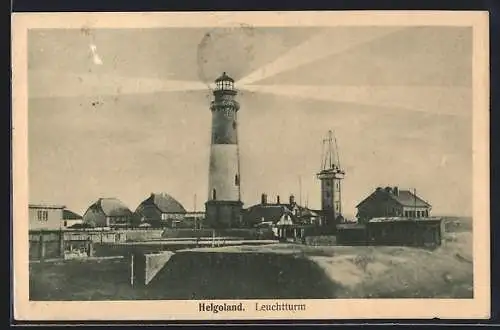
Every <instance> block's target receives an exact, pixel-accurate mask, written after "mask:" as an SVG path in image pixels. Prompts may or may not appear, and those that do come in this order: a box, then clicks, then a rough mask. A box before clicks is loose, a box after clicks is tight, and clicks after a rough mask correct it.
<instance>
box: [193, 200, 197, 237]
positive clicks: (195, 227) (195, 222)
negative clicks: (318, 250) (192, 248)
mask: <svg viewBox="0 0 500 330" xmlns="http://www.w3.org/2000/svg"><path fill="white" fill-rule="evenodd" d="M193 204H194V205H193V210H194V229H195V230H196V229H198V224H197V220H198V219H197V217H196V194H194V201H193Z"/></svg>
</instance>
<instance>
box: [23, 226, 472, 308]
mask: <svg viewBox="0 0 500 330" xmlns="http://www.w3.org/2000/svg"><path fill="white" fill-rule="evenodd" d="M471 239H472V235H471V232H457V233H452V234H447V237H446V239H445V242H444V245H443V246H441V247H440V248H438V249H436V250H433V251H430V250H425V249H417V248H408V247H368V246H356V247H349V246H307V245H300V244H297V245H295V244H270V245H265V246H235V247H221V248H203V249H195V250H188V251H184V252H183V253H177V254H176V255H174V257H172V258H171V260H170V261H169V262H168V263H167V265H166V267H165V268H164V269H163V270H162V271H160V272H159V273H158V275H157V277H156V278H155V279H153V280H152V281H151V283H150V285H149V286H148V287H146V288H132V287H131V286H130V283H129V265H128V264H127V263H126V261H125V260H100V261H95V260H93V261H92V260H88V261H77V260H74V261H66V262H56V263H46V264H31V265H30V297H31V299H32V300H126V299H241V298H248V299H252V298H255V299H259V298H260V299H265V298H306V299H307V298H316V299H318V298H370V297H373V298H390V297H391V298H418V297H422V298H424V297H436V298H471V297H472V294H473V292H472V285H473V281H472V279H473V276H472V273H473V267H472V262H471V261H472V244H471V243H472V240H471Z"/></svg>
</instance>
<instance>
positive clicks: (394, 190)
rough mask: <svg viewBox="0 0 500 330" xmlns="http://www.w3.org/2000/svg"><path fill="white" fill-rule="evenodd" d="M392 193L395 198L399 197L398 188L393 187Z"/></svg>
mask: <svg viewBox="0 0 500 330" xmlns="http://www.w3.org/2000/svg"><path fill="white" fill-rule="evenodd" d="M392 193H393V194H394V195H395V196H399V189H398V187H394V188H392Z"/></svg>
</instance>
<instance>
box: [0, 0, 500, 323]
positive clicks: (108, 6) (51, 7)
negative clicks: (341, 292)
mask: <svg viewBox="0 0 500 330" xmlns="http://www.w3.org/2000/svg"><path fill="white" fill-rule="evenodd" d="M270 10H280V11H288V10H294V11H297V10H304V11H309V10H447V11H459V10H481V11H488V12H489V15H490V25H489V27H490V82H491V85H490V86H491V87H490V141H491V142H490V162H491V163H490V165H491V166H490V178H491V183H490V199H491V200H494V199H495V197H497V196H500V187H499V188H497V186H500V184H498V185H497V183H498V178H499V175H495V171H494V170H493V169H494V168H495V167H496V166H495V165H497V164H498V163H499V162H500V158H497V157H495V156H496V155H497V154H498V150H497V149H498V148H497V147H496V144H495V143H494V142H495V141H496V140H497V139H498V138H499V137H500V133H498V130H497V129H495V128H496V127H495V126H498V122H499V120H498V117H499V114H498V112H495V111H493V110H495V109H496V110H497V111H500V110H499V103H500V102H499V100H500V91H499V85H500V81H499V77H498V72H500V59H499V54H498V52H499V48H500V37H499V32H500V4H499V2H497V1H495V0H467V1H466V0H441V1H435V0H420V1H413V2H411V1H404V0H377V1H369V0H350V1H341V0H330V1H327V0H308V1H306V2H305V1H304V2H299V1H298V0H295V1H291V0H290V1H283V0H281V1H279V0H275V1H272V3H271V2H270V1H262V0H260V1H258V0H253V1H247V2H246V3H244V2H242V1H235V0H232V1H230V0H219V1H215V0H212V1H210V0H205V1H202V0H183V1H159V0H150V1H145V0H142V1H134V0H124V1H111V0H108V1H102V0H101V1H99V0H97V1H92V0H71V1H68V0H66V1H63V0H45V1H40V0H12V3H11V12H74V11H78V12H90V11H103V12H124V11H129V12H139V11H183V12H189V11H270ZM8 31H9V32H10V25H9V29H8ZM9 40H10V38H9ZM10 54H11V53H10V52H9V55H8V60H9V64H8V70H9V71H8V72H9V84H10V86H11V87H10V88H9V97H8V98H7V100H8V102H7V106H8V109H9V110H10V111H9V112H6V111H4V112H2V115H7V116H8V118H7V120H2V122H3V123H9V126H8V128H7V129H6V130H5V132H9V145H8V146H7V147H8V153H9V157H10V160H12V143H11V141H12V134H11V133H12V129H13V128H12V118H11V116H12V102H11V101H12V99H11V95H12V94H11V88H12V85H11V75H12V70H11V58H10ZM495 73H497V74H496V75H495ZM3 201H4V202H5V201H8V209H9V219H10V221H9V222H7V221H4V222H3V224H4V225H5V224H7V225H8V228H7V230H4V231H3V233H8V234H9V236H8V237H7V239H4V242H5V243H8V246H7V249H4V250H3V251H9V256H8V258H9V259H10V262H9V269H10V272H9V273H10V274H9V275H10V276H12V244H11V242H12V221H13V218H12V161H10V166H9V193H8V195H7V198H4V199H3ZM490 208H491V209H490V211H491V212H490V218H491V219H493V220H491V227H490V228H491V232H490V238H491V318H490V320H460V321H458V320H456V321H453V320H451V321H450V320H439V319H434V320H432V321H429V320H427V321H422V320H383V321H380V320H363V322H359V321H358V322H356V320H334V321H333V320H287V321H264V320H258V321H231V325H238V326H244V325H255V326H266V325H267V326H276V325H284V326H287V325H288V326H304V325H309V326H325V325H330V326H339V325H340V326H355V327H356V326H366V325H376V326H391V325H394V324H395V323H396V324H397V326H398V327H404V326H405V325H413V326H424V327H429V326H442V325H469V326H474V325H483V326H484V325H494V324H497V323H498V321H499V319H500V262H496V263H495V260H498V259H499V258H500V222H499V221H495V219H497V218H498V217H500V210H499V206H498V205H495V203H491V206H490ZM495 238H498V240H499V241H496V240H495ZM3 274H6V272H3ZM4 283H6V281H4ZM8 291H9V293H10V298H11V299H9V306H10V308H9V321H10V322H9V325H17V326H23V325H25V326H29V325H41V326H57V325H81V324H82V323H83V321H80V322H78V321H71V322H68V321H61V322H49V321H44V322H42V321H37V322H31V321H29V322H28V321H22V322H21V321H16V320H15V319H14V318H13V317H14V316H13V302H12V294H13V288H12V282H11V281H9V288H8ZM4 292H5V291H4ZM85 324H88V325H90V326H99V325H102V326H106V327H109V326H134V325H136V326H162V325H163V326H165V325H170V326H186V325H188V326H189V325H191V326H217V325H228V322H227V321H208V322H207V321H169V322H168V323H167V322H161V321H154V322H152V321H148V322H147V323H146V322H144V323H139V322H137V321H133V322H125V321H117V322H100V321H85Z"/></svg>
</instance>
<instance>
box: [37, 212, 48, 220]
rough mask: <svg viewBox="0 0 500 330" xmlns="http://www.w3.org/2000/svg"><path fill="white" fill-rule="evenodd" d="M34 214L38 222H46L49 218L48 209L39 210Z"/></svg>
mask: <svg viewBox="0 0 500 330" xmlns="http://www.w3.org/2000/svg"><path fill="white" fill-rule="evenodd" d="M36 215H37V219H38V221H40V222H47V221H48V220H49V211H47V210H39V211H37V214H36Z"/></svg>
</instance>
